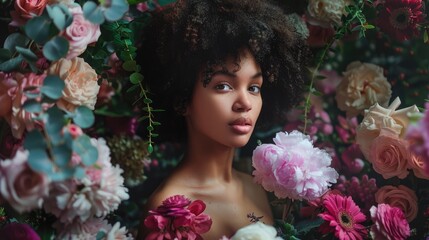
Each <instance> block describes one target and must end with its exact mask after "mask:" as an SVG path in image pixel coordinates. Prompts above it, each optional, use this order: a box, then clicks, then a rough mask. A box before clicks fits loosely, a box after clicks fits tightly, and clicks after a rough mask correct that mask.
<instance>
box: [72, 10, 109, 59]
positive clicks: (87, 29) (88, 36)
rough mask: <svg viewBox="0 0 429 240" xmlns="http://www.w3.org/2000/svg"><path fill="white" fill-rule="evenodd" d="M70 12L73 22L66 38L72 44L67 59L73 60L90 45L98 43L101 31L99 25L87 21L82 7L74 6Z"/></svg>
mask: <svg viewBox="0 0 429 240" xmlns="http://www.w3.org/2000/svg"><path fill="white" fill-rule="evenodd" d="M69 10H70V13H71V14H72V15H73V22H72V24H71V25H70V26H68V27H67V28H66V30H65V31H64V36H65V37H66V38H67V40H69V43H70V47H69V52H68V54H67V57H66V58H67V59H72V58H75V57H77V56H79V55H80V54H82V53H83V52H84V51H85V50H86V47H87V46H88V44H90V43H94V42H97V40H98V38H99V37H100V35H101V31H100V26H99V25H96V24H93V23H91V22H90V21H88V20H86V19H85V17H84V16H83V11H82V7H81V6H80V5H73V7H71V8H70V9H69Z"/></svg>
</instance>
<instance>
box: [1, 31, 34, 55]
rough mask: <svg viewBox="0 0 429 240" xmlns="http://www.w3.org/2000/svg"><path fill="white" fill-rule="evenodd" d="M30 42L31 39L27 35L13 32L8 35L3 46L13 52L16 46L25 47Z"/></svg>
mask: <svg viewBox="0 0 429 240" xmlns="http://www.w3.org/2000/svg"><path fill="white" fill-rule="evenodd" d="M29 42H30V39H28V38H27V37H26V36H25V35H23V34H21V33H12V34H10V35H9V36H7V38H6V40H5V41H4V45H3V47H4V48H6V49H8V50H9V51H11V52H15V47H23V48H24V47H26V46H27V44H28V43H29Z"/></svg>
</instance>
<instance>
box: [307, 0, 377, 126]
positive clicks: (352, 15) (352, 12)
mask: <svg viewBox="0 0 429 240" xmlns="http://www.w3.org/2000/svg"><path fill="white" fill-rule="evenodd" d="M365 2H366V1H365V0H357V7H355V5H353V6H350V7H347V10H348V12H349V14H348V15H347V17H346V19H345V20H344V23H343V25H342V26H341V27H339V28H338V29H336V31H335V34H334V36H333V37H332V39H331V40H330V41H329V43H327V44H326V45H325V47H324V48H323V50H322V52H321V53H320V57H319V59H317V63H316V66H315V67H314V69H313V70H311V80H310V84H309V87H308V94H307V96H306V98H305V102H304V127H303V132H304V133H306V130H307V125H308V122H309V120H308V114H309V112H310V108H311V102H310V98H311V96H312V95H314V93H316V92H317V91H316V89H315V88H314V81H315V79H316V78H317V75H318V72H319V69H320V67H321V66H322V64H323V63H324V60H325V58H326V55H327V53H328V51H329V49H330V48H331V47H332V45H333V44H334V43H335V42H336V41H337V40H340V39H341V38H343V37H344V36H345V34H346V33H348V32H350V31H355V30H356V29H358V30H359V31H360V35H361V36H365V31H366V30H368V29H372V28H374V26H372V25H369V24H367V22H366V18H365V15H364V14H363V13H362V10H363V8H364V6H365ZM356 20H357V21H358V23H359V26H358V27H357V28H356V27H355V28H354V29H353V30H350V27H351V26H352V24H353V23H354V22H356Z"/></svg>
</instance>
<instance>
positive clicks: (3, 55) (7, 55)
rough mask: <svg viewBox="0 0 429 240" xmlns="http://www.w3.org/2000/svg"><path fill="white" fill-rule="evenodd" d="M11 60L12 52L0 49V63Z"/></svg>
mask: <svg viewBox="0 0 429 240" xmlns="http://www.w3.org/2000/svg"><path fill="white" fill-rule="evenodd" d="M11 58H12V52H11V51H9V50H8V49H6V48H0V63H2V62H4V61H7V60H9V59H11Z"/></svg>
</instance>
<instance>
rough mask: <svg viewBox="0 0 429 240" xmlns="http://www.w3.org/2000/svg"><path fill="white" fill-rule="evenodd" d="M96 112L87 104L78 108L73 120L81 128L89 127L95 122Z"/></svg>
mask: <svg viewBox="0 0 429 240" xmlns="http://www.w3.org/2000/svg"><path fill="white" fill-rule="evenodd" d="M94 119H95V118H94V113H93V112H92V110H91V109H89V108H87V107H85V106H79V107H77V108H76V110H75V112H74V116H73V122H74V123H76V124H77V125H78V126H79V127H81V128H88V127H90V126H92V124H94Z"/></svg>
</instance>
